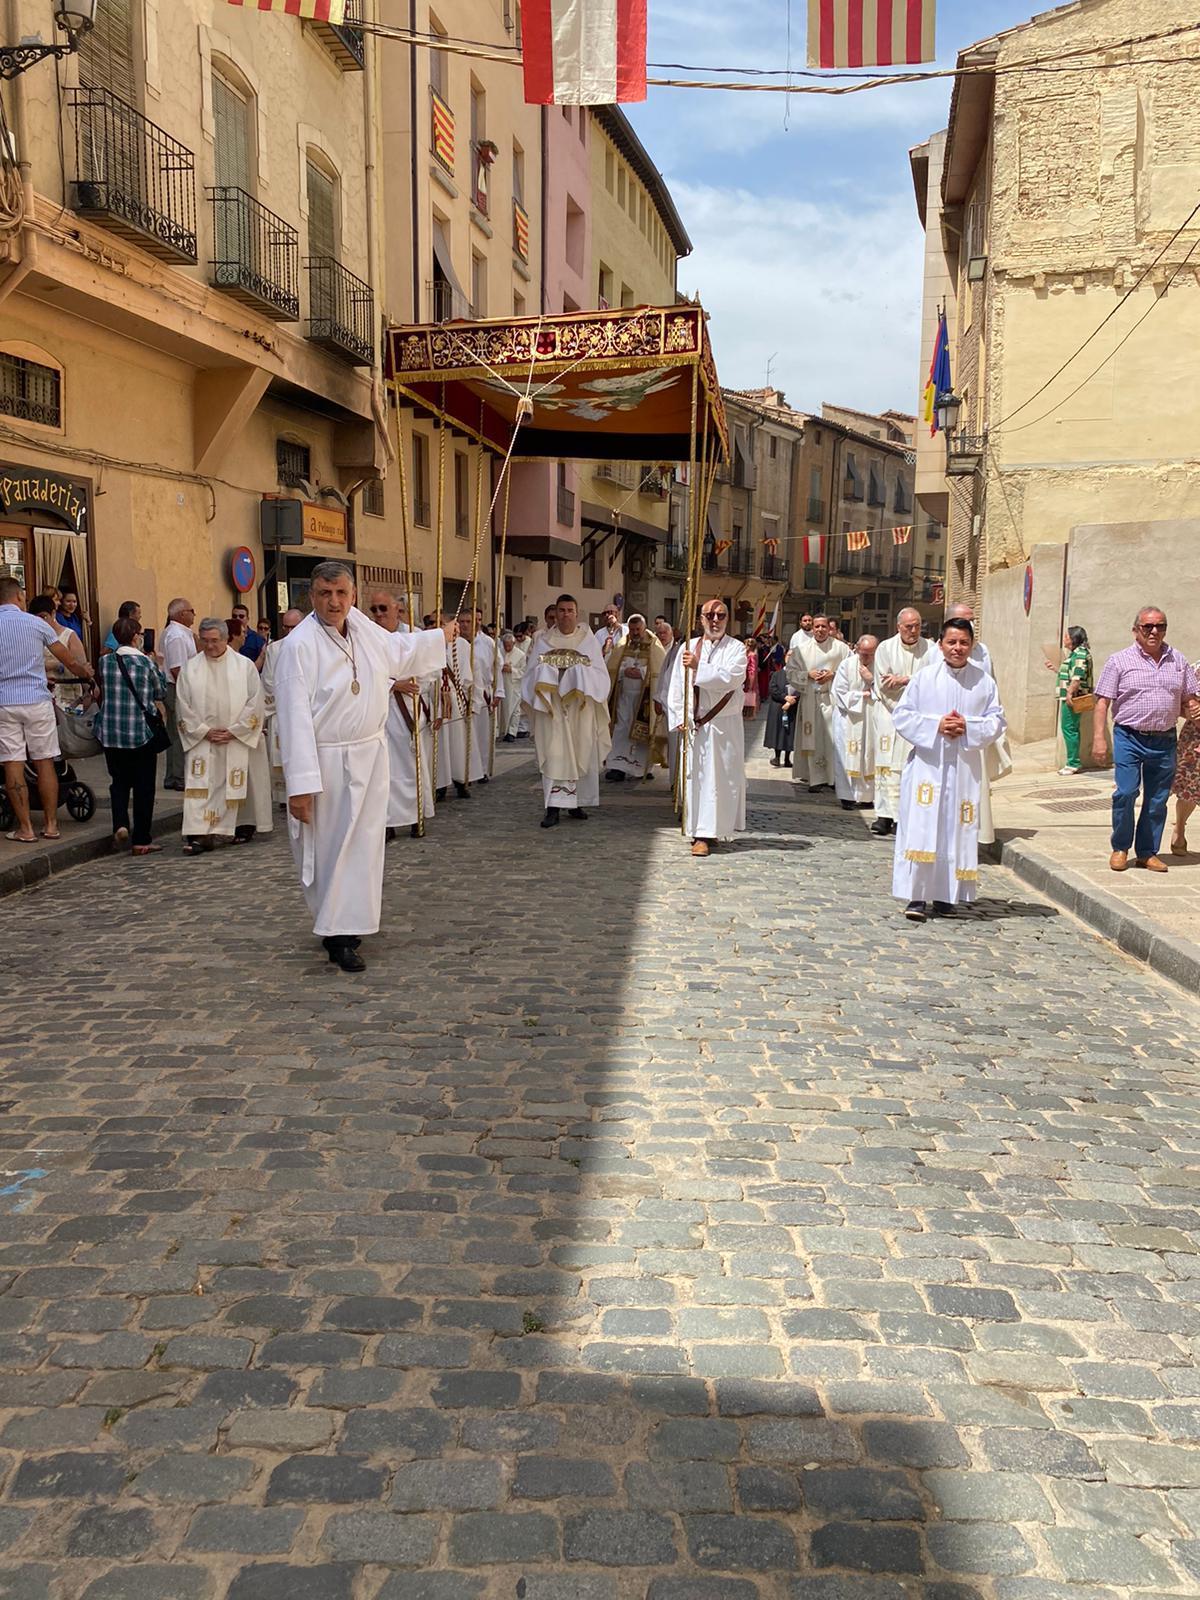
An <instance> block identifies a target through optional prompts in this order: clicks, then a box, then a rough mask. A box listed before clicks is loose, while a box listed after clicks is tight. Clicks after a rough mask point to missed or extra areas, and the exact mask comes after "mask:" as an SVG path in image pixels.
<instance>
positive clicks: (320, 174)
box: [305, 157, 337, 260]
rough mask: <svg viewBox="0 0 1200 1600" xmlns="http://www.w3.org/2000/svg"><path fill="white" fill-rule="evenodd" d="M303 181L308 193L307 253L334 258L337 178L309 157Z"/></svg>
mask: <svg viewBox="0 0 1200 1600" xmlns="http://www.w3.org/2000/svg"><path fill="white" fill-rule="evenodd" d="M305 182H306V187H307V191H308V253H309V255H310V256H329V257H331V258H333V259H334V260H336V259H337V179H336V178H334V177H332V176H331V175H330V174H329V173H328V172H326V171H325V169H324V167H321V166H318V165H317V163H316V162H315V161H313V160H312V158H311V157H310V158H309V161H308V167H307V172H306V174H305Z"/></svg>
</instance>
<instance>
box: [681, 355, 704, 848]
mask: <svg viewBox="0 0 1200 1600" xmlns="http://www.w3.org/2000/svg"><path fill="white" fill-rule="evenodd" d="M699 391H700V366H699V363H698V362H694V363H693V364H692V421H691V433H690V451H691V454H690V456H689V458H688V537H689V539H690V540H691V545H690V546H689V550H688V554H689V556H690V557H692V562H691V564H692V569H693V573H696V572H697V570H698V562H699V558H698V556H696V555H695V552H696V551H697V550H698V548H699V546H700V539H699V534H698V531H697V527H696V515H697V511H698V508H699V503H700V502H699V496H698V495H697V494H696V471H697V465H696V414H697V409H698V406H699ZM707 422H708V418H707V416H706V417H705V425H706V432H707ZM695 595H696V591H695V579H694V578H693V583H692V585H691V593H690V594H689V595H688V596H686V597H685V602H684V610H685V616H684V635H683V651H684V655H685V656H686V655H687V654H688V653H689V650H690V647H691V635H692V613H693V612H694V611H695V609H696V607H695ZM691 737H692V669H691V668H690V667H689V666H688V665H687V662H686V661H685V662H684V665H683V724H682V726H681V728H680V734H679V812H680V821H679V827H680V832H681V833H683V834H684V836H685V837H686V835H687V824H688V804H687V799H688V745H689V744H690V742H691Z"/></svg>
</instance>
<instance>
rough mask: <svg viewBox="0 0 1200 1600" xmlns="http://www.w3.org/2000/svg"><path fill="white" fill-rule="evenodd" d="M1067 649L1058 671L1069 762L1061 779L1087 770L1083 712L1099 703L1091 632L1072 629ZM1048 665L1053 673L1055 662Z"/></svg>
mask: <svg viewBox="0 0 1200 1600" xmlns="http://www.w3.org/2000/svg"><path fill="white" fill-rule="evenodd" d="M1063 648H1064V649H1065V650H1066V651H1067V656H1066V659H1065V660H1064V661H1063V663H1062V665H1061V666H1060V667H1059V668H1058V684H1057V690H1056V692H1057V695H1058V701H1059V708H1060V709H1059V725H1060V726H1061V728H1062V736H1063V744H1064V745H1065V746H1066V751H1067V759H1066V762H1065V764H1064V765H1063V766H1061V767H1059V769H1058V775H1059V777H1060V778H1073V777H1074V776H1075V775H1076V773H1079V772H1082V771H1083V763H1082V762H1081V761H1080V759H1079V721H1080V718H1081V717H1082V716H1083V713H1084V712H1085V711H1090V710H1091V709H1092V707H1093V706H1094V705H1095V703H1096V696H1095V695H1094V694H1093V692H1092V689H1093V678H1092V652H1091V648H1090V647H1089V645H1088V636H1087V630H1086V629H1085V628H1068V629H1067V631H1066V633H1064V634H1063ZM1046 665H1047V666H1048V667H1049V668H1050V670H1051V672H1053V671H1054V670H1055V669H1054V666H1053V664H1052V663H1051V662H1049V661H1048V662H1047V663H1046Z"/></svg>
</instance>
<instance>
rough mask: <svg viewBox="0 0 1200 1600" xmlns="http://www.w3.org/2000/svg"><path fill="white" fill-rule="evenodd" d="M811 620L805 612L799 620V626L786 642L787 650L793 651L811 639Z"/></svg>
mask: <svg viewBox="0 0 1200 1600" xmlns="http://www.w3.org/2000/svg"><path fill="white" fill-rule="evenodd" d="M812 628H813V619H812V617H811V616H809V614H808V612H807V611H806V612H805V613H804V615H803V616H802V617H801V618H800V626H799V627H798V628H797V629H796V631H795V633H794V634H793V635H792V637H791V638H790V639H789V640H788V649H789V650H795V649H796V648H797V647H798V646H800V645H802V644H805V643H807V641H808V640H809V639H811V638H812Z"/></svg>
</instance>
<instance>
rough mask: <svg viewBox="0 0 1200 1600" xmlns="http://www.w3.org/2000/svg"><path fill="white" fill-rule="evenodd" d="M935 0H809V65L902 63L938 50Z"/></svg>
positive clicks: (925, 57) (930, 55) (927, 57)
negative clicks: (935, 26)
mask: <svg viewBox="0 0 1200 1600" xmlns="http://www.w3.org/2000/svg"><path fill="white" fill-rule="evenodd" d="M934 7H935V0H808V64H809V66H810V67H898V66H911V65H913V64H915V63H916V62H918V61H932V60H933V59H934V57H935V55H936V54H937V44H936V40H935V28H934Z"/></svg>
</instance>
